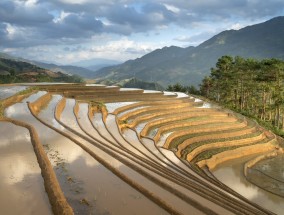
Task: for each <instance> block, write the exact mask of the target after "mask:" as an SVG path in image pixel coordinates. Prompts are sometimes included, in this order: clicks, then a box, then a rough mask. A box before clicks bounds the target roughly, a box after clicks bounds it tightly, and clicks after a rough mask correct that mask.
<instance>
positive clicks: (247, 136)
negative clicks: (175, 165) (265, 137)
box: [181, 131, 262, 159]
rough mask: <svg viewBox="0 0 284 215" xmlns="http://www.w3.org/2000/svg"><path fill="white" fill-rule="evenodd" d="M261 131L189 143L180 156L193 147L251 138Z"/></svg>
mask: <svg viewBox="0 0 284 215" xmlns="http://www.w3.org/2000/svg"><path fill="white" fill-rule="evenodd" d="M261 133H262V132H260V131H258V132H254V133H250V134H245V135H241V136H236V137H229V138H220V139H214V140H207V141H200V142H196V143H193V144H190V145H189V146H187V147H186V148H185V149H183V150H182V152H181V157H182V159H186V157H187V155H188V153H190V152H192V151H193V150H194V149H196V148H198V147H200V146H202V145H205V144H210V143H215V142H226V141H232V140H241V139H246V138H252V137H256V136H258V135H260V134H261Z"/></svg>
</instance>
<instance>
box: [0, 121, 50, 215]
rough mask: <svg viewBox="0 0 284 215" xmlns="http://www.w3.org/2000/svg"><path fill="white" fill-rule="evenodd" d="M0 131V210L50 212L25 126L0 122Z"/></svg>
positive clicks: (9, 212) (22, 212)
mask: <svg viewBox="0 0 284 215" xmlns="http://www.w3.org/2000/svg"><path fill="white" fill-rule="evenodd" d="M0 131H1V132H0V142H1V143H3V142H4V144H1V150H0V178H1V180H0V190H1V193H0V208H1V214H52V212H51V207H50V204H49V200H48V198H47V195H46V193H45V189H44V185H43V179H42V176H41V170H40V167H39V165H38V163H37V158H36V156H35V154H34V151H33V147H32V144H31V142H30V138H29V132H28V130H27V129H25V128H21V127H18V126H15V125H13V124H11V123H6V122H0ZM35 199H36V200H35ZM15 206H16V207H15Z"/></svg>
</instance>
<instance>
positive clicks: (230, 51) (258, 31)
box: [95, 16, 284, 86]
mask: <svg viewBox="0 0 284 215" xmlns="http://www.w3.org/2000/svg"><path fill="white" fill-rule="evenodd" d="M223 55H231V56H242V57H244V58H256V59H264V58H279V59H284V17H283V16H280V17H275V18H273V19H270V20H268V21H265V22H263V23H259V24H255V25H251V26H246V27H244V28H241V29H239V30H226V31H223V32H220V33H219V34H217V35H215V36H213V37H212V38H210V39H209V40H207V41H205V42H203V43H201V44H200V45H198V46H196V47H187V48H180V47H176V46H170V47H164V48H162V49H157V50H154V51H153V52H150V53H148V54H146V55H144V56H142V57H140V58H137V59H135V60H130V61H126V62H124V63H122V64H120V65H117V66H111V67H106V68H103V69H100V70H98V71H97V72H96V74H95V78H97V79H99V80H102V79H110V80H122V79H129V78H133V77H134V78H139V79H141V80H143V81H153V82H157V83H159V84H161V85H163V86H167V85H169V84H173V83H176V82H180V83H181V84H184V85H195V86H197V85H198V84H199V83H200V82H201V80H202V79H203V77H204V76H205V75H208V74H209V73H210V68H211V67H214V66H215V64H216V62H217V59H218V58H220V57H221V56H223Z"/></svg>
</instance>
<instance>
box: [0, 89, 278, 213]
mask: <svg viewBox="0 0 284 215" xmlns="http://www.w3.org/2000/svg"><path fill="white" fill-rule="evenodd" d="M1 103H2V106H3V107H4V108H5V112H4V117H2V118H1V122H0V128H1V130H0V133H1V138H2V139H1V140H2V143H1V145H0V147H1V148H3V149H5V150H1V161H2V162H1V163H3V162H6V163H7V165H8V166H9V168H8V167H7V166H5V167H1V166H0V173H1V175H3V177H5V180H3V181H1V182H0V187H5V189H7V190H16V191H17V192H16V191H15V192H11V194H9V198H7V199H5V198H4V197H3V196H1V199H0V202H1V203H0V206H1V208H3V210H4V211H5V214H15V213H17V209H16V208H14V207H13V205H21V207H22V208H21V209H19V210H20V211H22V214H31V213H34V214H52V213H53V214H273V212H272V211H271V210H270V208H267V207H266V206H265V205H260V204H257V203H256V202H254V201H250V200H248V199H247V198H245V197H243V196H242V195H241V194H240V193H238V192H237V191H236V190H233V189H231V188H230V187H228V186H226V185H225V184H223V183H222V180H218V179H217V178H216V177H215V176H214V174H213V171H214V169H215V168H218V167H219V166H222V165H223V164H224V163H226V162H228V161H234V160H240V159H246V160H247V162H246V164H245V168H244V172H243V173H244V174H245V175H246V176H247V177H248V179H250V177H249V176H250V172H251V170H252V168H253V167H254V166H255V165H256V164H257V163H259V162H261V161H263V160H265V159H266V158H267V157H276V156H278V155H279V154H281V153H282V151H283V150H282V148H281V146H280V145H279V140H278V139H277V138H276V136H275V135H274V134H272V133H271V132H269V131H266V130H264V129H263V128H261V127H259V126H258V125H257V124H256V123H254V122H253V121H250V120H248V119H246V118H244V117H243V116H240V115H237V114H235V113H232V112H230V111H227V110H223V109H221V108H218V107H211V106H210V105H209V104H205V103H203V102H202V101H201V100H198V99H195V98H192V97H188V96H187V95H185V94H181V93H177V94H176V93H168V92H166V93H163V92H156V91H153V92H152V91H145V92H144V91H143V90H139V89H138V90H127V89H120V88H119V87H106V86H96V85H94V86H83V85H54V86H53V85H40V86H38V88H37V91H34V92H30V93H29V94H26V95H20V96H19V95H18V96H15V97H10V98H8V99H5V100H2V102H1ZM21 143H22V144H21ZM7 154H8V155H9V154H12V155H13V156H7ZM4 155H5V156H4ZM15 161H17V162H15ZM18 163H21V166H19V165H18ZM23 166H24V167H23ZM19 172H21V174H19ZM40 173H41V174H40ZM27 188H28V189H27ZM27 190H28V192H27ZM19 192H20V193H21V198H19V196H17V195H18V193H19ZM35 198H36V199H35ZM37 199H38V200H37ZM28 202H31V203H34V204H29V210H27V208H25V207H24V205H25V204H27V203H28ZM19 203H20V204H19ZM31 211H32V212H31Z"/></svg>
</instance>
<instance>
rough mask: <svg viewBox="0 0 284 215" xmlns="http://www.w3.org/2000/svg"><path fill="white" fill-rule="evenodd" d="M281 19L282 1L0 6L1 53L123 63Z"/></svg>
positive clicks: (125, 0)
mask: <svg viewBox="0 0 284 215" xmlns="http://www.w3.org/2000/svg"><path fill="white" fill-rule="evenodd" d="M283 15H284V1H283V0H155V1H154V0H144V1H142V0H0V52H4V53H7V54H11V55H14V56H18V57H23V58H26V59H32V60H38V61H43V62H55V63H58V64H73V63H75V62H79V61H81V60H88V59H93V58H102V59H110V60H117V61H121V62H123V61H126V60H129V59H135V58H137V57H141V56H143V55H145V54H147V53H149V52H151V51H153V50H155V49H157V48H162V47H164V46H172V45H175V46H180V47H188V46H197V45H199V44H200V43H202V42H204V41H205V40H207V39H209V38H211V37H212V36H214V35H216V34H218V33H220V32H221V31H224V30H230V29H234V30H238V29H240V28H242V27H245V26H248V25H253V24H256V23H260V22H264V21H266V20H268V19H271V18H273V17H276V16H283Z"/></svg>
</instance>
